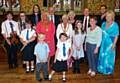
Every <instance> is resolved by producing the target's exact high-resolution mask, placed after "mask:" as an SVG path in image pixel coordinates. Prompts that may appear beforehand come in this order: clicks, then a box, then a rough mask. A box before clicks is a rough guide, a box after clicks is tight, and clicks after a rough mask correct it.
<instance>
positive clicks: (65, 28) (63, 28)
mask: <svg viewBox="0 0 120 83" xmlns="http://www.w3.org/2000/svg"><path fill="white" fill-rule="evenodd" d="M61 27H62V30H63V32H64V33H66V32H67V31H68V27H69V25H68V27H67V26H66V27H64V25H62V24H61Z"/></svg>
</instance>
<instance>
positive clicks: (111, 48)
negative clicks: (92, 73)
mask: <svg viewBox="0 0 120 83" xmlns="http://www.w3.org/2000/svg"><path fill="white" fill-rule="evenodd" d="M114 18H115V14H114V12H113V11H111V10H110V11H107V13H106V22H104V23H103V24H102V26H101V28H102V43H101V48H100V53H99V58H98V67H97V69H98V72H100V73H103V74H106V75H109V74H113V73H114V65H115V56H116V43H117V40H118V35H119V27H118V24H117V23H116V22H115V21H114Z"/></svg>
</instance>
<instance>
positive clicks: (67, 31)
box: [56, 23, 73, 41]
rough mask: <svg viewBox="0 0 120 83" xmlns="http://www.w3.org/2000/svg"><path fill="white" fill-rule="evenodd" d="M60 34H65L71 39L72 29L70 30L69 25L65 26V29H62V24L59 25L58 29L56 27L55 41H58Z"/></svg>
mask: <svg viewBox="0 0 120 83" xmlns="http://www.w3.org/2000/svg"><path fill="white" fill-rule="evenodd" d="M61 33H66V34H67V36H68V37H69V38H70V39H72V33H73V28H72V25H71V24H69V23H68V24H67V26H66V28H64V25H63V23H61V24H59V25H58V27H57V31H56V37H57V40H58V41H59V35H60V34H61Z"/></svg>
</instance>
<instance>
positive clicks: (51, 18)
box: [49, 15, 55, 23]
mask: <svg viewBox="0 0 120 83" xmlns="http://www.w3.org/2000/svg"><path fill="white" fill-rule="evenodd" d="M49 19H50V21H53V23H55V15H49Z"/></svg>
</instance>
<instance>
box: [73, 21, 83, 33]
mask: <svg viewBox="0 0 120 83" xmlns="http://www.w3.org/2000/svg"><path fill="white" fill-rule="evenodd" d="M78 23H82V21H81V20H76V22H75V34H79V31H78V27H77V24H78ZM81 33H82V34H84V30H83V28H81Z"/></svg>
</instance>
